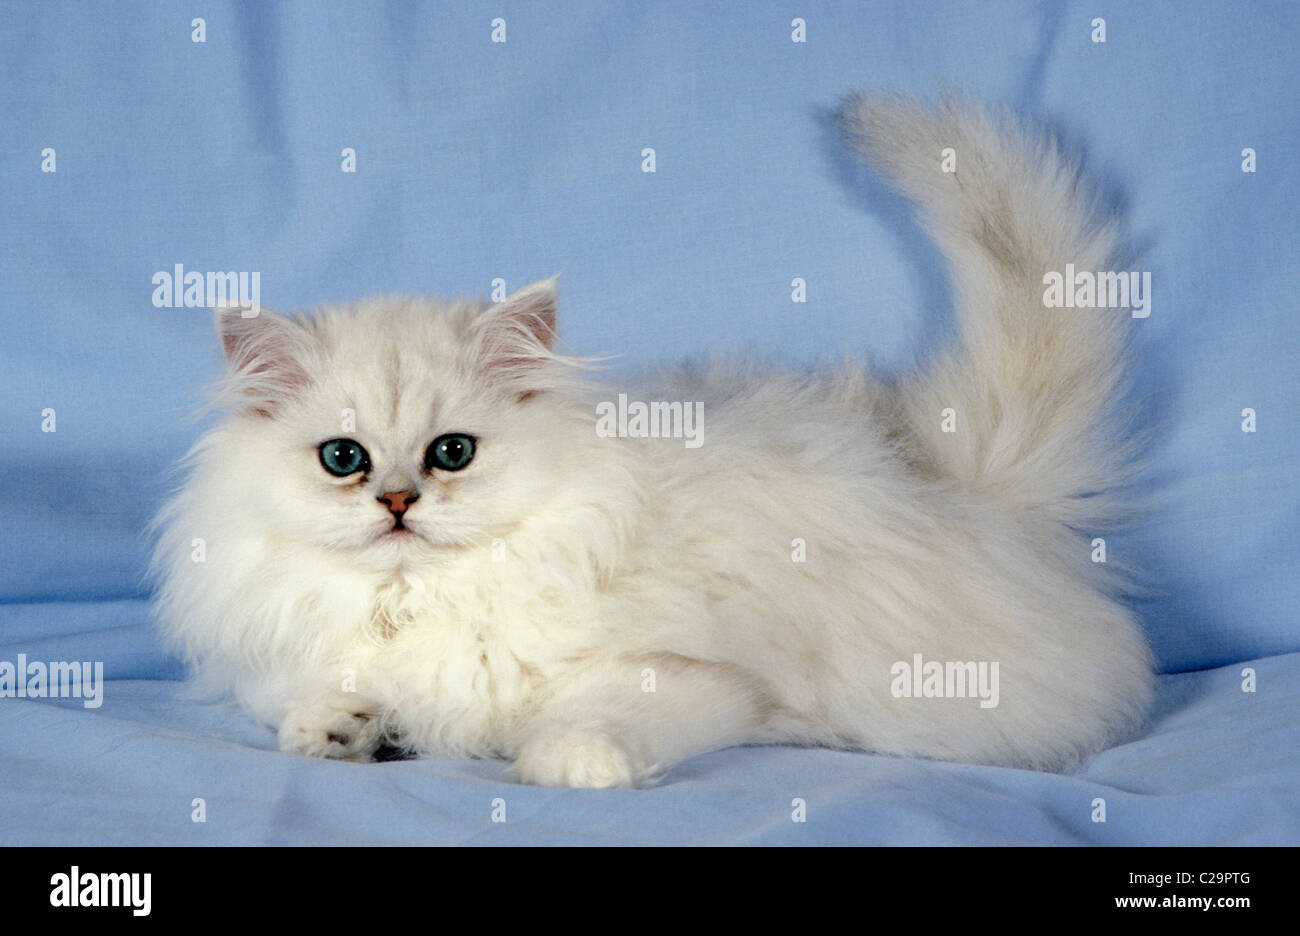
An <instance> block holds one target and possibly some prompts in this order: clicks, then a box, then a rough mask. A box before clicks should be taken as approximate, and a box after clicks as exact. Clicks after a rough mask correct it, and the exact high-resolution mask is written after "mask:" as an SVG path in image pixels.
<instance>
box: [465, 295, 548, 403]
mask: <svg viewBox="0 0 1300 936" xmlns="http://www.w3.org/2000/svg"><path fill="white" fill-rule="evenodd" d="M557 278H558V277H556V276H552V277H551V278H550V279H544V280H538V281H537V282H535V283H530V284H529V285H527V286H525V287H523V288H522V289H519V290H517V291H515V292H513V293H511V294H510V295H509V296H506V298H505V299H503V300H502V301H501V302H499V303H497V304H496V305H494V306H491V307H489V308H488V309H485V310H484V312H483V316H482V318H481V319H480V320H479V329H480V331H479V334H480V345H479V348H480V360H481V363H482V365H483V367H485V368H486V369H488V370H489V371H491V372H492V373H493V375H494V376H495V377H498V378H501V379H512V378H523V377H525V376H526V375H527V374H528V372H529V371H531V370H533V369H534V368H536V367H538V366H540V365H541V364H543V363H545V362H546V361H548V360H551V359H553V358H554V354H553V353H552V352H553V350H554V348H555V334H556V331H555V322H556V308H557V306H558V304H559V303H558V299H557V297H556V292H555V283H556V279H557Z"/></svg>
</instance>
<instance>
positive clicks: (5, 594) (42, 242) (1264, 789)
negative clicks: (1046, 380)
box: [0, 0, 1300, 843]
mask: <svg viewBox="0 0 1300 936" xmlns="http://www.w3.org/2000/svg"><path fill="white" fill-rule="evenodd" d="M200 7H201V9H200ZM6 13H7V28H6V30H5V31H4V35H3V36H2V37H0V55H2V56H3V63H4V71H3V74H4V81H3V83H0V101H2V102H3V103H2V104H0V114H2V115H3V128H4V134H3V145H0V176H2V177H3V193H2V194H0V199H2V204H3V206H4V221H5V223H4V224H3V225H0V275H3V277H4V282H5V302H4V303H3V304H2V305H0V323H2V325H3V331H2V332H0V334H2V335H3V345H2V346H3V367H2V369H0V391H2V392H0V430H2V431H3V438H4V443H5V444H4V445H3V447H0V477H3V479H4V481H3V486H2V487H0V504H2V506H3V527H2V528H0V568H3V572H4V574H3V577H2V579H0V602H3V607H2V608H0V661H4V660H8V661H11V662H12V661H15V660H16V659H17V656H18V654H20V653H25V654H27V656H28V657H29V658H31V659H42V660H98V661H103V663H104V666H105V675H106V678H108V679H109V680H110V682H109V683H108V685H107V687H106V689H105V693H104V704H103V705H102V706H101V707H100V708H97V709H87V708H85V707H84V706H83V705H82V704H81V703H79V702H76V701H74V700H64V701H58V702H56V701H38V700H31V699H0V842H5V843H11V842H16V843H32V842H115V841H127V842H227V843H228V842H240V841H261V842H290V841H312V842H359V841H374V842H394V841H412V842H447V841H454V842H472V843H489V842H617V841H673V842H803V843H808V842H850V841H853V842H904V841H906V842H927V843H929V842H933V843H942V842H985V841H988V842H1014V841H1032V842H1120V841H1135V842H1188V841H1216V842H1266V841H1271V842H1277V841H1289V842H1293V843H1294V842H1297V841H1300V818H1298V814H1300V798H1298V797H1297V794H1296V788H1297V780H1298V779H1300V743H1298V742H1300V729H1298V728H1297V714H1296V713H1297V711H1298V710H1300V709H1298V704H1300V654H1297V653H1296V651H1300V623H1298V622H1297V610H1296V609H1297V607H1300V575H1297V568H1298V565H1300V563H1298V558H1300V557H1298V551H1300V533H1298V532H1297V531H1298V530H1300V522H1298V521H1300V488H1298V486H1297V484H1296V476H1297V467H1298V465H1300V431H1298V430H1300V420H1298V418H1297V400H1298V399H1300V363H1298V362H1297V354H1296V350H1297V335H1298V333H1300V329H1298V328H1297V324H1296V320H1297V306H1296V297H1297V295H1300V263H1297V259H1296V258H1297V246H1298V244H1300V241H1298V239H1297V228H1298V224H1297V213H1296V192H1297V183H1298V182H1300V165H1298V164H1297V162H1296V160H1295V158H1294V155H1295V153H1296V152H1297V151H1300V129H1298V128H1300V121H1298V120H1297V117H1298V116H1300V114H1298V113H1297V111H1298V110H1300V107H1298V105H1297V102H1298V101H1300V98H1298V97H1297V93H1296V92H1297V87H1298V86H1300V85H1298V83H1297V77H1298V72H1300V69H1298V68H1297V49H1296V40H1295V36H1296V34H1297V28H1298V27H1300V5H1298V4H1295V3H1292V2H1278V3H1240V4H1220V3H1213V2H1195V3H1187V2H1169V3H1146V2H1143V3H1123V4H1118V3H1104V2H1103V3H1095V2H1089V3H1055V2H1030V0H1025V2H997V3H979V4H974V3H967V2H917V3H875V2H871V3H825V2H811V0H809V2H800V3H797V4H793V5H792V4H788V3H749V4H745V5H743V7H741V8H739V9H736V8H733V5H729V4H710V3H677V4H667V5H653V4H649V5H648V4H641V3H612V2H595V3H568V2H566V3H563V4H561V3H547V4H543V3H521V2H517V0H515V2H504V3H488V4H481V3H456V4H446V5H442V4H410V5H407V4H401V3H387V4H378V3H374V4H368V3H352V2H348V3H344V2H312V3H275V4H249V5H241V4H232V3H226V2H219V0H209V2H206V3H204V4H201V5H199V6H195V5H193V4H183V3H117V4H112V5H108V4H104V5H84V4H73V3H60V2H46V3H40V4H29V5H13V6H10V7H9V8H8V9H7V11H6ZM196 16H201V17H203V19H204V24H203V25H204V29H205V36H204V38H205V40H206V41H204V42H195V41H193V33H194V30H195V28H196V27H195V25H194V24H193V23H192V20H193V18H194V17H196ZM796 16H798V17H800V18H802V19H803V20H804V21H805V23H806V37H807V41H806V42H803V43H796V42H793V41H792V37H791V33H792V28H793V27H792V20H793V19H794V17H796ZM496 17H502V18H503V19H504V20H505V22H506V39H507V41H506V42H504V43H494V42H492V41H491V34H492V28H493V27H492V20H493V19H494V18H496ZM1096 17H1104V18H1105V28H1106V42H1105V43H1098V42H1094V41H1093V40H1092V36H1093V33H1094V31H1095V27H1094V25H1093V23H1092V21H1093V20H1094V18H1096ZM882 85H883V86H888V87H892V88H897V89H901V90H908V91H914V92H917V93H920V94H931V93H933V92H935V91H936V90H938V89H940V88H941V87H943V86H952V87H956V88H958V89H961V90H964V91H966V92H968V93H970V94H972V95H975V96H978V97H980V98H984V99H988V100H998V101H1005V102H1009V103H1010V104H1012V105H1014V106H1015V107H1017V108H1019V109H1021V110H1023V111H1025V112H1026V113H1029V114H1032V115H1034V116H1036V117H1039V118H1041V119H1044V120H1046V121H1048V122H1050V123H1051V124H1052V125H1053V126H1054V127H1055V128H1056V129H1057V130H1058V131H1059V132H1060V133H1061V134H1062V135H1063V136H1064V137H1065V138H1066V139H1068V140H1069V141H1071V142H1072V143H1074V144H1075V145H1077V146H1079V147H1080V148H1082V149H1083V150H1085V152H1086V154H1087V156H1088V159H1089V165H1090V167H1091V170H1092V172H1093V173H1094V175H1096V176H1098V177H1099V178H1101V179H1102V180H1103V181H1104V183H1105V186H1106V190H1107V192H1108V196H1109V198H1110V199H1111V200H1112V201H1113V202H1115V204H1116V205H1117V206H1120V207H1122V208H1123V209H1124V210H1125V212H1126V214H1127V216H1128V218H1129V220H1130V224H1131V226H1132V229H1133V232H1134V235H1135V241H1136V243H1137V244H1138V246H1139V248H1140V251H1141V252H1140V255H1139V257H1140V260H1139V262H1140V264H1141V269H1146V270H1150V271H1152V278H1153V303H1152V312H1151V316H1150V318H1148V319H1145V320H1141V321H1138V322H1135V326H1134V327H1135V330H1136V334H1137V339H1136V343H1137V350H1138V361H1139V373H1138V380H1139V384H1140V390H1141V391H1142V392H1143V393H1144V394H1145V396H1144V400H1145V402H1144V403H1143V404H1142V410H1141V412H1140V414H1139V415H1140V417H1141V420H1142V421H1143V422H1145V423H1147V424H1150V425H1154V426H1155V427H1156V434H1155V443H1154V449H1153V456H1154V467H1153V470H1152V472H1151V475H1150V479H1149V486H1150V490H1151V495H1152V500H1153V505H1154V506H1153V510H1152V513H1151V516H1150V517H1149V519H1148V521H1147V522H1146V523H1144V524H1143V525H1142V526H1141V527H1140V528H1139V529H1138V530H1136V531H1134V532H1132V533H1129V534H1126V535H1124V536H1121V537H1116V538H1115V539H1114V541H1113V542H1112V543H1111V544H1110V551H1111V553H1112V555H1115V556H1117V557H1122V558H1123V559H1125V560H1129V561H1133V562H1135V563H1137V564H1138V565H1139V566H1141V567H1142V568H1144V569H1146V570H1148V571H1149V572H1150V575H1151V580H1152V582H1153V591H1152V593H1151V595H1150V596H1149V597H1146V598H1144V599H1143V600H1142V602H1141V603H1140V610H1141V611H1142V613H1143V615H1144V618H1145V621H1146V624H1147V628H1148V633H1149V634H1150V637H1151V641H1152V644H1153V646H1154V648H1155V650H1156V653H1157V656H1158V658H1159V661H1160V665H1161V668H1162V670H1163V671H1165V672H1167V673H1171V674H1173V673H1180V672H1183V673H1187V674H1186V675H1180V676H1174V675H1171V676H1169V677H1167V678H1165V679H1164V680H1163V681H1162V696H1161V698H1162V702H1161V706H1162V707H1161V714H1160V715H1159V716H1158V717H1157V719H1156V720H1155V721H1154V723H1153V725H1152V727H1151V731H1150V734H1149V735H1148V736H1147V737H1145V738H1143V739H1141V740H1139V741H1137V742H1135V743H1133V744H1131V745H1126V746H1124V747H1121V748H1118V749H1116V750H1113V751H1110V752H1107V753H1105V754H1103V755H1101V756H1100V757H1098V758H1096V759H1095V760H1094V761H1092V762H1090V763H1089V764H1087V765H1085V766H1084V767H1083V768H1081V769H1080V770H1079V771H1078V772H1076V773H1075V774H1074V775H1070V776H1065V777H1055V776H1045V775H1036V774H1031V773H1023V772H1018V771H1004V770H991V769H987V768H970V767H963V766H955V765H941V764H930V763H924V762H915V761H906V760H896V759H889V758H881V757H873V756H868V755H862V754H846V753H833V752H825V751H796V750H788V749H746V750H735V751H727V752H722V753H719V754H715V755H711V756H709V757H705V758H701V759H699V760H696V761H693V762H691V763H689V764H687V765H684V766H683V767H682V768H680V769H679V770H677V771H675V772H673V773H672V774H671V775H670V776H669V777H668V778H667V782H666V783H665V784H663V785H662V786H661V787H660V788H658V789H655V790H651V791H640V792H628V793H622V792H613V793H595V794H592V793H582V792H571V791H543V790H531V789H523V788H519V787H515V786H511V785H510V784H509V783H508V780H507V779H506V775H505V773H504V769H503V767H502V766H501V765H500V764H496V763H490V762H477V763H456V762H438V761H424V762H404V763H395V764H384V765H374V766H358V765H351V764H333V763H315V762H309V761H306V760H298V759H293V758H288V757H285V756H282V755H280V754H278V753H276V752H274V741H273V738H272V736H271V733H270V732H269V731H265V730H263V729H261V728H259V727H257V726H255V725H253V724H251V723H250V722H248V721H247V720H246V719H245V718H243V717H242V716H240V715H238V714H237V713H233V712H229V711H224V710H221V709H211V708H202V707H199V706H196V705H194V704H192V703H189V702H186V701H184V700H183V698H182V697H181V695H180V691H179V683H178V682H177V681H176V680H177V678H178V677H179V676H180V670H179V667H178V666H177V664H176V662H175V661H174V660H171V659H169V658H168V657H166V656H165V655H164V654H162V652H161V651H160V650H159V648H158V646H157V643H156V641H155V639H154V637H153V636H152V634H151V632H150V630H149V627H148V604H147V594H146V590H145V586H144V585H143V583H142V571H143V568H144V564H145V561H146V556H147V551H148V545H147V542H146V540H145V538H144V536H143V535H142V528H143V526H144V525H145V523H146V522H147V520H148V518H149V516H150V515H151V513H152V511H153V510H154V509H155V508H156V507H157V505H158V503H159V501H160V498H161V496H162V494H163V492H164V490H165V489H166V486H167V484H168V481H167V477H166V468H167V466H168V465H169V464H171V463H172V462H173V461H174V460H175V459H176V458H177V457H178V456H179V455H180V454H181V453H182V452H183V451H184V450H185V448H186V447H187V446H188V445H189V443H190V442H191V441H192V440H193V439H194V437H195V435H196V434H197V432H198V431H199V429H200V426H201V424H195V423H193V422H189V421H187V419H186V416H187V414H188V413H189V412H190V411H191V410H192V409H193V405H194V402H195V400H196V399H197V396H196V392H197V389H198V388H199V387H200V386H201V385H202V384H203V383H204V382H205V381H206V380H208V379H209V378H211V377H212V376H213V375H214V374H215V373H216V370H217V367H218V363H219V362H218V353H217V349H216V343H215V340H214V338H213V336H212V334H211V327H210V321H209V317H208V314H207V313H206V312H205V311H203V310H201V309H192V308H156V307H155V306H154V305H153V303H152V301H151V300H152V296H153V292H154V288H155V287H154V284H153V282H152V277H153V275H154V274H155V273H156V272H158V271H170V270H172V269H173V267H174V266H175V265H176V264H183V265H184V266H185V268H186V269H188V270H200V271H207V270H244V271H258V272H259V273H260V275H261V299H262V302H263V303H264V304H266V305H268V306H270V307H272V308H282V309H296V308H303V307H309V306H312V305H314V304H317V303H322V302H327V301H330V300H335V299H346V298H355V297H359V296H362V295H366V294H371V293H376V292H397V291H422V292H432V293H440V294H480V295H486V294H487V293H488V292H489V290H490V289H491V283H492V280H493V279H494V278H496V277H501V278H503V279H504V280H505V281H506V283H507V284H508V286H509V287H510V288H514V287H516V286H519V285H522V284H523V283H524V282H525V281H528V280H531V279H536V278H540V277H542V276H546V275H549V274H551V273H553V272H555V271H557V270H561V269H562V270H563V271H564V273H563V277H562V280H561V284H562V285H561V292H562V312H561V316H562V317H561V324H562V330H563V333H564V336H565V341H566V343H567V345H568V347H569V348H570V349H571V350H573V351H575V352H577V353H584V354H585V353H590V354H600V353H610V352H622V353H624V354H625V359H624V360H625V361H627V362H628V363H629V364H632V365H635V364H640V363H645V362H649V361H652V360H656V359H668V358H672V357H675V356H678V355H681V354H685V353H689V352H691V351H696V350H700V349H703V348H706V347H715V346H728V347H750V348H753V349H754V350H756V351H758V352H760V353H775V354H777V355H779V356H781V357H783V358H785V359H788V360H790V361H791V362H793V363H800V364H802V363H808V362H811V361H813V360H815V359H816V358H817V357H819V356H821V355H826V354H831V355H835V354H839V353H840V352H842V351H843V350H844V349H845V348H852V349H857V350H860V351H869V352H870V353H872V354H873V355H874V356H875V357H876V358H877V359H878V360H879V361H880V362H881V365H882V366H885V367H891V366H896V365H901V364H904V363H905V362H906V361H908V360H909V359H910V358H911V356H912V355H913V354H914V353H915V352H916V350H917V349H918V348H920V347H922V346H923V345H924V343H925V342H926V341H927V340H929V339H931V338H933V337H934V335H936V334H937V333H938V332H939V331H940V328H941V326H942V323H943V321H944V320H945V318H946V315H947V309H948V305H949V297H948V294H947V287H946V284H945V281H944V277H943V274H942V270H941V269H940V266H939V263H938V258H937V256H936V255H935V253H934V251H933V249H932V248H931V247H930V246H929V245H928V243H927V242H926V241H925V239H924V238H923V236H922V235H921V234H920V233H919V231H918V229H917V228H916V227H915V225H914V223H913V221H912V219H911V218H910V216H909V214H908V212H907V210H906V208H905V206H904V205H902V203H901V202H899V201H898V200H897V199H895V198H893V197H892V196H889V195H887V194H886V193H885V192H884V190H883V188H882V187H881V185H880V183H879V182H878V181H877V180H876V179H874V178H873V177H872V176H871V174H870V173H868V172H867V171H865V170H863V169H861V168H859V167H857V166H856V165H855V164H854V163H853V162H852V161H851V160H850V159H849V158H848V157H847V156H846V155H845V154H844V153H842V152H841V151H840V150H839V149H838V148H837V146H836V144H835V140H834V134H833V133H832V132H831V130H830V128H829V125H828V123H827V120H826V114H827V111H828V110H829V109H830V108H832V107H833V106H834V105H835V103H836V101H837V100H838V99H839V97H840V96H841V95H842V94H843V93H844V92H846V91H847V90H848V89H850V88H851V87H854V86H882ZM646 147H652V148H653V149H654V150H655V158H656V170H657V171H656V172H654V173H653V174H650V173H645V172H642V151H643V149H645V148H646ZM345 148H351V149H352V150H354V151H355V160H356V171H355V172H343V171H342V163H343V159H344V157H343V150H344V149H345ZM1246 148H1251V149H1253V150H1254V151H1255V153H1256V159H1257V171H1255V172H1253V173H1247V172H1243V171H1242V162H1243V153H1242V151H1243V150H1244V149H1246ZM48 150H53V159H54V166H53V167H54V168H55V170H56V171H53V172H48V171H43V168H46V169H48V168H50V154H49V153H48V152H47V151H48ZM794 277H802V278H803V279H804V280H806V282H807V284H808V286H807V290H808V293H807V294H808V301H807V302H806V303H804V304H794V303H792V302H791V296H790V283H791V280H792V279H793V278H794ZM1247 408H1250V409H1252V410H1254V411H1255V413H1256V419H1257V431H1255V432H1253V433H1246V432H1243V431H1242V418H1243V417H1242V411H1243V410H1244V409H1247ZM51 409H52V410H53V411H54V417H55V420H56V422H55V429H56V431H54V432H47V431H42V429H43V424H44V428H49V421H48V418H47V414H46V412H45V411H47V410H51ZM1248 661H1255V662H1253V663H1250V664H1249V665H1251V666H1252V667H1253V668H1254V670H1255V671H1256V675H1257V679H1258V686H1257V691H1256V692H1254V693H1245V692H1242V691H1241V682H1242V679H1243V677H1242V670H1243V668H1244V667H1245V665H1246V664H1247V662H1248ZM1214 667H1218V668H1219V669H1217V670H1214V671H1212V672H1196V673H1192V672H1190V671H1193V670H1209V669H1211V668H1214ZM196 797H197V798H203V799H204V800H205V801H206V803H207V809H208V814H207V822H205V823H195V822H192V821H191V811H192V808H193V807H192V805H191V803H192V801H193V800H194V799H195V798H196ZM496 797H503V798H504V799H505V800H506V802H507V804H508V809H509V819H508V821H507V822H506V823H493V822H491V821H490V810H491V806H490V804H491V802H492V800H493V799H494V798H496ZM796 797H798V798H802V799H804V800H805V801H806V802H807V804H808V806H807V814H808V821H807V822H806V823H794V822H792V821H791V816H790V813H791V811H792V808H793V807H792V805H791V803H792V800H793V799H794V798H796ZM1096 797H1102V798H1105V799H1106V800H1107V801H1108V804H1109V815H1108V819H1107V821H1106V822H1105V823H1101V822H1096V821H1093V818H1094V813H1095V807H1094V806H1093V805H1092V803H1093V800H1094V799H1095V798H1096Z"/></svg>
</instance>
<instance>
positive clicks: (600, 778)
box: [513, 655, 769, 787]
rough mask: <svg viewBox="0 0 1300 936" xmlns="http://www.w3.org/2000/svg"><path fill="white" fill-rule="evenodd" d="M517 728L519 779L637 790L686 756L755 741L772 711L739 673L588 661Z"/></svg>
mask: <svg viewBox="0 0 1300 936" xmlns="http://www.w3.org/2000/svg"><path fill="white" fill-rule="evenodd" d="M560 683H561V685H562V686H563V687H564V688H562V689H559V690H557V691H556V692H554V693H553V694H551V695H550V696H548V697H547V699H546V700H545V701H544V702H543V704H542V705H541V707H540V708H539V710H538V712H537V714H536V715H534V716H533V717H531V718H530V719H528V720H527V721H526V722H525V723H524V724H523V725H522V726H521V730H520V742H519V745H518V753H517V756H516V758H515V763H514V768H513V769H514V772H515V775H516V776H517V777H518V778H519V779H520V780H521V781H522V782H524V783H531V784H537V785H539V786H569V787H634V786H645V785H647V784H650V783H652V782H654V781H655V780H656V779H657V778H658V777H659V776H660V775H662V774H663V773H664V772H665V771H667V770H668V769H669V768H670V767H672V766H674V765H675V764H678V763H680V762H681V761H683V760H685V759H686V758H688V757H692V756H694V755H696V754H703V753H706V752H708V751H716V750H719V749H720V748H724V747H731V746H732V745H736V744H744V743H746V742H747V741H752V740H755V739H756V738H757V737H758V736H759V733H760V730H761V726H762V724H763V722H764V719H765V717H766V713H767V709H768V707H769V706H768V704H767V702H766V700H765V697H764V694H763V692H762V691H761V688H760V687H759V686H758V685H757V684H756V683H755V682H753V681H752V680H751V679H749V678H748V677H747V675H746V674H744V673H743V672H741V671H740V670H738V669H737V668H735V667H732V666H726V665H723V664H715V663H705V662H701V661H699V660H692V659H687V658H685V657H679V656H673V655H661V656H635V657H632V656H619V657H608V658H603V659H600V660H594V661H589V662H584V663H583V664H582V665H581V666H580V667H578V668H576V669H575V670H574V671H572V672H570V673H566V674H565V675H564V676H563V677H562V678H561V680H560Z"/></svg>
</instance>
